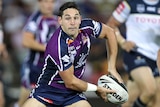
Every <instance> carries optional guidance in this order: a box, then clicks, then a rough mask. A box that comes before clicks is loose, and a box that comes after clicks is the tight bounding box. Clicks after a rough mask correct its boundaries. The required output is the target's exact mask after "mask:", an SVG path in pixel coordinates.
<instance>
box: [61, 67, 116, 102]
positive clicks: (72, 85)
mask: <svg viewBox="0 0 160 107" xmlns="http://www.w3.org/2000/svg"><path fill="white" fill-rule="evenodd" d="M59 75H60V76H61V78H62V80H63V81H64V84H65V86H66V87H67V88H69V89H72V90H76V91H79V92H85V91H96V93H97V94H98V95H99V96H100V97H101V98H102V99H103V100H105V101H107V97H106V93H113V92H115V91H113V90H110V89H107V88H104V87H98V86H97V85H94V84H91V83H88V82H86V81H83V80H81V79H79V78H77V77H75V75H74V67H73V65H72V66H71V67H70V68H68V69H67V70H65V71H60V72H59Z"/></svg>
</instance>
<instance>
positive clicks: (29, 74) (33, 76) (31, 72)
mask: <svg viewBox="0 0 160 107" xmlns="http://www.w3.org/2000/svg"><path fill="white" fill-rule="evenodd" d="M42 69H43V67H37V66H34V65H31V64H27V63H24V64H23V65H22V68H21V84H22V86H24V87H25V88H27V89H33V88H34V87H35V84H36V83H37V80H38V77H39V75H40V74H41V72H42Z"/></svg>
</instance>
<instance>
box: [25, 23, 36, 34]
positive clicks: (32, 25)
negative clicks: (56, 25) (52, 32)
mask: <svg viewBox="0 0 160 107" xmlns="http://www.w3.org/2000/svg"><path fill="white" fill-rule="evenodd" d="M23 31H26V32H31V33H33V34H35V33H36V31H37V24H36V22H35V21H28V23H27V24H26V25H25V27H24V29H23Z"/></svg>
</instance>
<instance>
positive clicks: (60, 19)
mask: <svg viewBox="0 0 160 107" xmlns="http://www.w3.org/2000/svg"><path fill="white" fill-rule="evenodd" d="M58 23H59V24H60V25H62V17H60V16H59V17H58Z"/></svg>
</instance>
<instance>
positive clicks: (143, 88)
mask: <svg viewBox="0 0 160 107" xmlns="http://www.w3.org/2000/svg"><path fill="white" fill-rule="evenodd" d="M139 71H142V72H139ZM136 72H137V73H136ZM136 74H138V75H136ZM144 74H145V76H144ZM131 75H132V77H133V78H134V81H135V82H136V83H135V82H134V81H130V80H128V82H127V88H128V92H129V96H130V97H129V100H128V101H127V102H126V103H124V104H123V105H122V107H133V103H134V101H135V100H136V98H137V97H138V96H139V95H140V96H139V97H138V99H140V103H142V102H144V103H145V104H148V107H158V105H160V91H159V90H160V78H159V77H158V78H156V79H154V77H153V76H152V72H151V70H150V68H148V67H140V68H137V69H134V70H133V72H132V73H131ZM155 80H156V81H155ZM138 94H139V95H138ZM151 99H152V100H151ZM147 102H149V103H147ZM138 103H139V102H138ZM145 104H143V103H142V107H143V106H144V107H146V105H145Z"/></svg>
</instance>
